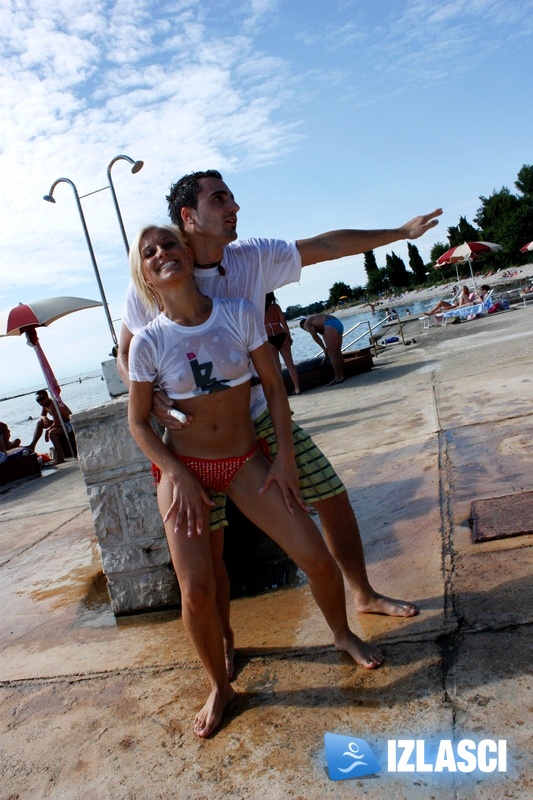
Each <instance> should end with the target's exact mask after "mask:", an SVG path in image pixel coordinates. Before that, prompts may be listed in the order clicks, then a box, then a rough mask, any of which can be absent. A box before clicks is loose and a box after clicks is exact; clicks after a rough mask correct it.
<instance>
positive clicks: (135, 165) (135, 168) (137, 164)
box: [107, 156, 144, 255]
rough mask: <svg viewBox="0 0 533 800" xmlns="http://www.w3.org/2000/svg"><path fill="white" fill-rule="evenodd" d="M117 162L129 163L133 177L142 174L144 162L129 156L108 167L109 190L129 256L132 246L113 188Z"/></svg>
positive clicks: (111, 162) (121, 157) (111, 163)
mask: <svg viewBox="0 0 533 800" xmlns="http://www.w3.org/2000/svg"><path fill="white" fill-rule="evenodd" d="M117 161H127V162H128V164H131V165H132V167H131V172H132V175H135V174H136V173H137V172H140V170H141V169H142V168H143V167H144V161H134V160H133V158H130V157H129V156H115V158H114V159H113V160H112V161H110V162H109V164H108V165H107V180H108V183H109V189H110V190H111V196H112V197H113V203H114V204H115V211H116V212H117V219H118V224H119V225H120V232H121V234H122V239H123V241H124V247H125V248H126V255H129V252H130V246H129V244H128V237H127V236H126V230H125V228H124V223H123V221H122V215H121V213H120V208H119V205H118V200H117V195H116V192H115V187H114V186H113V180H112V178H111V169H112V167H113V164H116V162H117Z"/></svg>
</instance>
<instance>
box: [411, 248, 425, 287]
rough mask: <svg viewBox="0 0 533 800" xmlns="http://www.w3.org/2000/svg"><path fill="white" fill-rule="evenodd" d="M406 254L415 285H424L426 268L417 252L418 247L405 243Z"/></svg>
mask: <svg viewBox="0 0 533 800" xmlns="http://www.w3.org/2000/svg"><path fill="white" fill-rule="evenodd" d="M407 252H408V254H409V266H410V268H411V271H412V273H413V275H414V276H415V280H416V282H417V283H425V282H426V266H425V264H424V261H423V259H422V256H421V255H420V253H419V252H418V247H417V246H416V244H411V242H407Z"/></svg>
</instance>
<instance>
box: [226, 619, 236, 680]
mask: <svg viewBox="0 0 533 800" xmlns="http://www.w3.org/2000/svg"><path fill="white" fill-rule="evenodd" d="M224 658H225V660H226V674H227V676H228V680H229V681H231V680H232V679H233V674H234V672H235V639H234V636H233V631H232V633H231V636H224Z"/></svg>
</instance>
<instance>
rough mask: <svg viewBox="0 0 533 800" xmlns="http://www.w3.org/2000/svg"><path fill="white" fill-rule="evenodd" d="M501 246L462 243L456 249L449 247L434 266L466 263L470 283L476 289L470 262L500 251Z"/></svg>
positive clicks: (482, 243)
mask: <svg viewBox="0 0 533 800" xmlns="http://www.w3.org/2000/svg"><path fill="white" fill-rule="evenodd" d="M501 249H502V246H501V244H494V243H493V242H464V243H463V244H460V245H457V247H450V249H449V250H446V252H445V253H443V254H442V255H441V256H439V258H438V259H437V261H436V263H435V266H436V267H441V266H442V265H443V264H455V265H457V264H464V263H466V262H468V266H469V267H470V275H471V276H472V283H473V284H474V288H476V280H475V278H474V271H473V270H472V261H474V260H475V259H476V258H478V257H479V256H482V255H484V254H485V253H491V252H493V251H495V250H501ZM456 269H457V266H456ZM457 280H459V272H457Z"/></svg>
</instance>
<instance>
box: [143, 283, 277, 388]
mask: <svg viewBox="0 0 533 800" xmlns="http://www.w3.org/2000/svg"><path fill="white" fill-rule="evenodd" d="M265 341H266V334H265V329H264V325H263V322H262V320H261V318H260V317H259V314H258V313H257V311H256V310H255V309H254V308H253V306H252V305H251V304H250V303H248V302H247V301H246V300H242V299H235V298H224V299H222V298H214V299H213V308H212V311H211V314H210V315H209V318H208V319H207V320H206V321H205V322H203V323H202V324H201V325H195V326H194V327H190V326H184V325H179V324H178V323H176V322H173V321H172V320H170V319H168V317H166V316H165V315H164V314H160V315H159V316H157V317H156V318H155V319H154V320H153V321H152V322H150V323H149V324H148V325H147V326H146V327H145V328H143V329H142V330H140V331H139V332H138V333H136V334H135V336H134V337H133V340H132V343H131V349H130V355H129V373H130V380H132V381H148V382H150V383H158V384H160V386H161V388H162V389H164V391H165V392H166V394H167V395H168V396H169V397H171V398H172V399H173V400H183V399H186V398H190V397H198V396H201V395H206V394H211V393H212V392H218V391H223V390H224V389H229V388H231V387H232V386H238V385H239V384H241V383H245V382H246V381H248V380H250V378H251V377H252V374H253V373H252V368H251V361H250V355H249V354H250V353H251V352H253V351H254V350H256V349H257V348H258V347H260V346H261V345H262V344H263V343H264V342H265Z"/></svg>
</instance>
